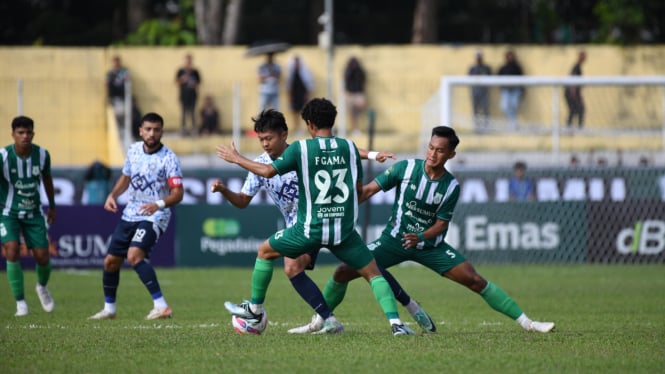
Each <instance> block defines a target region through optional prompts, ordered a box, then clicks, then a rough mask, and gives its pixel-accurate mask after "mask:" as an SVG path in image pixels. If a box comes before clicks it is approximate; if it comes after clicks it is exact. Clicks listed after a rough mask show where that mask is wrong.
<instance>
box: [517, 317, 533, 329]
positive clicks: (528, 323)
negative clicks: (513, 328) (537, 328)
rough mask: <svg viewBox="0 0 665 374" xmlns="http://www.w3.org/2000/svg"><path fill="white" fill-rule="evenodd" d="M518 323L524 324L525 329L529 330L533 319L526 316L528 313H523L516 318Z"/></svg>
mask: <svg viewBox="0 0 665 374" xmlns="http://www.w3.org/2000/svg"><path fill="white" fill-rule="evenodd" d="M515 321H516V322H517V323H519V324H520V326H522V328H523V329H525V330H528V329H529V327H530V326H531V322H533V321H531V319H530V318H529V317H527V316H526V314H524V313H522V314H521V315H520V316H519V317H517V319H516V320H515Z"/></svg>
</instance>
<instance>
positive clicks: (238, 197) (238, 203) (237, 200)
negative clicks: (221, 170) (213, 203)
mask: <svg viewBox="0 0 665 374" xmlns="http://www.w3.org/2000/svg"><path fill="white" fill-rule="evenodd" d="M210 192H219V193H221V194H222V195H223V196H224V197H225V198H226V200H228V201H229V202H230V203H231V204H232V205H233V206H235V207H236V208H240V209H243V208H247V206H248V205H249V202H250V201H252V198H253V196H249V195H245V194H244V193H241V192H234V191H231V190H229V188H228V187H226V185H225V184H224V183H223V182H222V181H220V180H219V179H216V180H214V181H213V182H212V184H211V185H210Z"/></svg>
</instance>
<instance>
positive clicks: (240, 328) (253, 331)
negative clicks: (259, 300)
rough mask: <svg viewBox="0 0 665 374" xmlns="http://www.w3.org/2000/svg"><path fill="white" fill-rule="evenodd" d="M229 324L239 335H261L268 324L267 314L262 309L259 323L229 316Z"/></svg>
mask: <svg viewBox="0 0 665 374" xmlns="http://www.w3.org/2000/svg"><path fill="white" fill-rule="evenodd" d="M231 325H233V329H234V330H236V332H237V333H238V334H240V335H261V334H262V333H263V331H265V329H266V327H267V326H268V315H267V314H266V312H265V310H264V311H263V318H261V322H259V323H252V322H248V321H247V320H246V319H244V318H242V317H238V316H231Z"/></svg>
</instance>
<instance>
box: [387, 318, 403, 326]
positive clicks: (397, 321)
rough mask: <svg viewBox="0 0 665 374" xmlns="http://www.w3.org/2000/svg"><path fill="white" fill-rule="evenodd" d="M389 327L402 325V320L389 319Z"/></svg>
mask: <svg viewBox="0 0 665 374" xmlns="http://www.w3.org/2000/svg"><path fill="white" fill-rule="evenodd" d="M390 325H403V323H402V320H401V319H399V318H391V319H390Z"/></svg>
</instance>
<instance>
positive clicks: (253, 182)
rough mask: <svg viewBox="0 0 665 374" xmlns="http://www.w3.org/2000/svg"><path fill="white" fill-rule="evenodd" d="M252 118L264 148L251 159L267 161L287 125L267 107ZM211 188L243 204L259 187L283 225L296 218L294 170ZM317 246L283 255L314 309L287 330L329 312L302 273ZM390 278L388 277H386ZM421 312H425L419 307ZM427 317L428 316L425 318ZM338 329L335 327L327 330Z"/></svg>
mask: <svg viewBox="0 0 665 374" xmlns="http://www.w3.org/2000/svg"><path fill="white" fill-rule="evenodd" d="M252 120H253V121H254V131H255V132H256V133H257V136H258V140H259V142H260V143H261V146H262V148H263V150H264V151H265V152H264V153H262V154H261V155H260V156H259V157H257V158H256V159H254V161H256V162H260V163H263V164H270V163H272V162H273V160H275V159H276V158H277V157H279V156H281V155H282V153H283V152H284V150H286V147H288V146H289V144H288V143H287V137H288V126H287V124H286V120H285V119H284V115H283V114H282V113H280V112H278V111H276V110H272V109H268V110H265V111H263V112H261V113H260V114H259V116H258V117H257V118H252ZM358 152H359V154H360V157H361V158H363V159H367V158H368V157H369V156H372V157H371V158H372V159H374V160H376V161H379V162H384V161H385V160H387V159H388V158H392V159H394V158H395V155H394V154H393V153H391V152H368V151H366V150H364V149H358ZM210 188H211V191H213V192H220V193H222V195H224V197H225V198H226V199H227V200H228V201H229V202H230V203H231V204H233V205H234V206H236V207H238V208H241V209H242V208H246V207H247V206H248V205H249V203H250V202H251V201H252V198H254V196H256V194H257V193H258V192H259V191H260V190H261V189H262V188H263V189H265V190H266V191H267V192H268V195H269V196H270V198H271V199H272V200H273V202H274V203H275V205H277V207H278V208H279V210H280V211H281V213H282V215H283V216H284V221H285V222H286V226H287V227H290V226H293V224H294V223H295V221H296V217H297V214H298V177H297V175H296V173H295V172H293V171H292V172H289V173H286V174H284V175H275V176H274V177H272V178H264V177H262V176H259V175H256V174H254V173H252V172H249V173H248V174H247V178H246V179H245V183H244V184H243V186H242V189H241V190H240V192H234V191H231V190H229V189H228V188H227V186H226V185H224V183H222V182H221V181H219V180H215V181H213V183H212V185H211V187H210ZM318 253H319V249H318V248H317V249H315V250H313V251H310V252H308V253H305V254H302V255H300V256H298V257H297V258H288V257H285V258H284V273H285V274H286V276H287V277H288V278H289V280H290V281H291V285H292V286H293V288H294V289H295V290H296V292H298V294H299V295H300V296H301V297H302V298H303V300H305V301H306V302H307V303H308V304H309V305H310V306H311V307H312V309H313V310H314V311H315V312H316V315H315V316H314V318H313V321H314V322H313V323H312V324H308V325H307V326H306V327H305V328H295V329H290V330H289V332H290V333H295V334H297V333H316V332H318V331H320V330H321V329H322V328H323V323H324V321H325V320H327V319H328V318H330V317H331V316H332V313H331V312H330V310H329V308H328V306H327V304H326V303H325V301H324V300H319V299H318V298H317V295H320V292H316V289H317V286H316V284H315V283H314V282H313V281H312V280H311V278H310V277H309V276H308V275H307V274H306V273H305V270H312V269H314V265H315V263H316V258H317V256H318ZM388 281H389V282H390V280H388ZM419 312H420V313H421V314H423V313H425V312H424V311H423V310H422V309H421V310H420V311H419ZM426 320H428V321H429V318H426ZM329 332H331V333H332V332H339V331H329Z"/></svg>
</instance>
